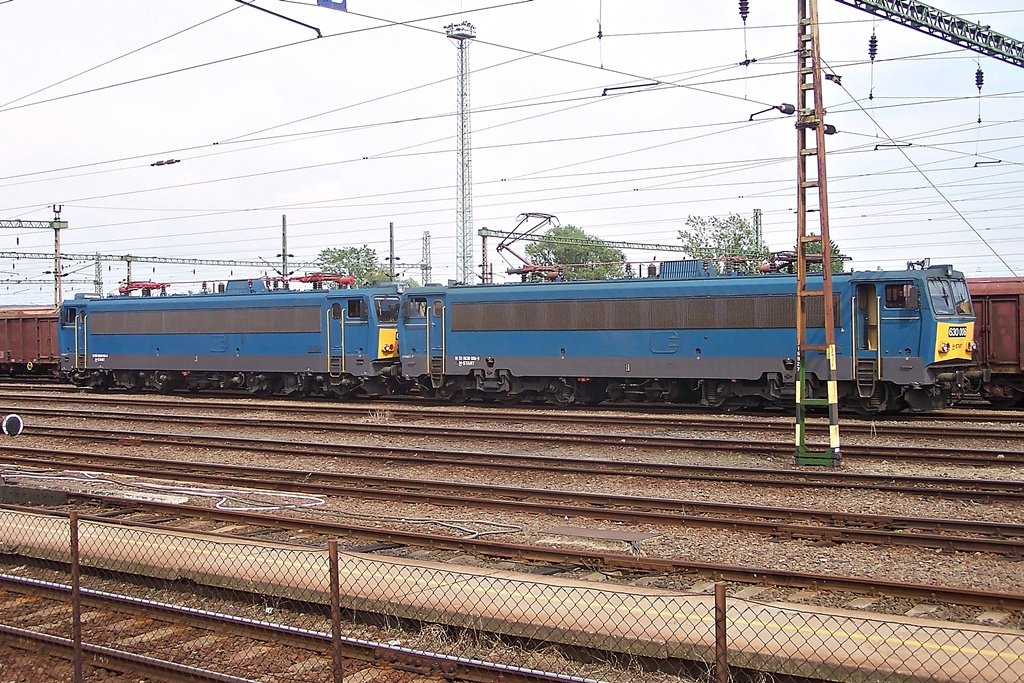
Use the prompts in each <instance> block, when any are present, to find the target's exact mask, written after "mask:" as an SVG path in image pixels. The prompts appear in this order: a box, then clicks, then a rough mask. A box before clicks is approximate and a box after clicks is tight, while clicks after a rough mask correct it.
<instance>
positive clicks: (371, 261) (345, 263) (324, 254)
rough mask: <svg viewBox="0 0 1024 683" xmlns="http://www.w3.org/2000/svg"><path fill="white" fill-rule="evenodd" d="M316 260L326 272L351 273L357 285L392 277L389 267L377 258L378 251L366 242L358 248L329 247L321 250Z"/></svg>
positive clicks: (362, 285)
mask: <svg viewBox="0 0 1024 683" xmlns="http://www.w3.org/2000/svg"><path fill="white" fill-rule="evenodd" d="M316 260H317V264H318V265H319V266H320V268H321V270H323V271H324V272H325V273H334V274H338V275H351V276H352V277H354V278H355V279H356V286H357V287H365V286H366V285H370V284H375V283H378V282H387V281H389V280H390V279H391V277H390V275H389V274H388V269H387V267H385V266H384V265H383V264H382V263H381V262H380V260H379V259H378V258H377V252H376V251H374V250H373V249H370V247H368V246H367V245H365V244H364V245H363V246H362V247H360V248H358V249H357V248H355V247H345V248H344V249H332V248H327V249H324V250H323V251H321V252H320V255H319V256H318V257H317V259H316Z"/></svg>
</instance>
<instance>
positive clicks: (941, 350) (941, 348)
mask: <svg viewBox="0 0 1024 683" xmlns="http://www.w3.org/2000/svg"><path fill="white" fill-rule="evenodd" d="M939 353H949V342H942V344H940V345H939Z"/></svg>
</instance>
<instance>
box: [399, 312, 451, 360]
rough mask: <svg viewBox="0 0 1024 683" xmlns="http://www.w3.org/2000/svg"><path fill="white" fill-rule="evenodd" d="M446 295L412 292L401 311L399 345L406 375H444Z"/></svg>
mask: <svg viewBox="0 0 1024 683" xmlns="http://www.w3.org/2000/svg"><path fill="white" fill-rule="evenodd" d="M444 311H445V297H444V294H427V295H411V296H408V297H407V298H406V299H405V305H404V307H403V312H402V327H401V332H400V333H399V334H400V337H401V338H400V340H399V341H400V345H401V352H402V374H403V375H404V376H406V377H410V378H412V377H421V376H423V375H431V376H436V377H440V376H441V375H443V374H444V340H445V332H444Z"/></svg>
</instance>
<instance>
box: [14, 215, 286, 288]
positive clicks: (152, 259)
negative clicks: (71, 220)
mask: <svg viewBox="0 0 1024 683" xmlns="http://www.w3.org/2000/svg"><path fill="white" fill-rule="evenodd" d="M19 222H20V223H24V225H23V226H13V225H8V224H10V223H19ZM59 222H60V223H61V225H60V227H62V228H66V227H67V222H66V221H59ZM37 224H38V225H37ZM4 227H26V228H33V227H45V228H50V227H52V226H51V224H50V222H46V221H0V228H4ZM56 246H58V248H59V242H58V244H57V245H56ZM0 259H14V260H16V261H17V260H20V259H27V260H36V261H54V263H55V264H59V263H62V262H63V261H65V260H67V261H95V262H96V265H97V269H96V279H95V280H94V281H93V282H92V284H94V285H95V286H96V287H97V293H102V285H103V280H102V270H101V269H99V267H98V266H99V264H100V262H101V261H121V262H123V263H127V264H128V280H129V281H131V268H132V263H167V264H175V265H185V266H221V267H224V266H227V267H231V268H235V267H238V268H268V267H270V266H269V264H268V263H267V262H266V261H233V260H227V259H197V258H169V257H166V256H135V255H133V254H61V253H59V251H58V252H55V253H53V254H47V253H45V252H32V251H0ZM57 272H58V273H59V272H60V271H59V270H58V271H57ZM54 277H55V278H56V282H55V283H54V291H55V294H54V297H55V298H56V302H55V304H54V305H55V306H59V305H60V299H61V295H62V286H61V283H63V282H68V283H71V282H72V281H71V280H67V279H65V278H63V277H61V276H60V275H55V276H54ZM8 283H10V284H14V283H13V281H8V280H0V284H8ZM74 283H75V284H84V283H82V282H81V281H78V280H75V281H74Z"/></svg>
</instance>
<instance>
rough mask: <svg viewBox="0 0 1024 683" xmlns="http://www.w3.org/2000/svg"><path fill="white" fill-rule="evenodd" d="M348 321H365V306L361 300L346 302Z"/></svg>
mask: <svg viewBox="0 0 1024 683" xmlns="http://www.w3.org/2000/svg"><path fill="white" fill-rule="evenodd" d="M348 319H349V320H366V305H365V302H364V301H363V300H362V299H349V300H348Z"/></svg>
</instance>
